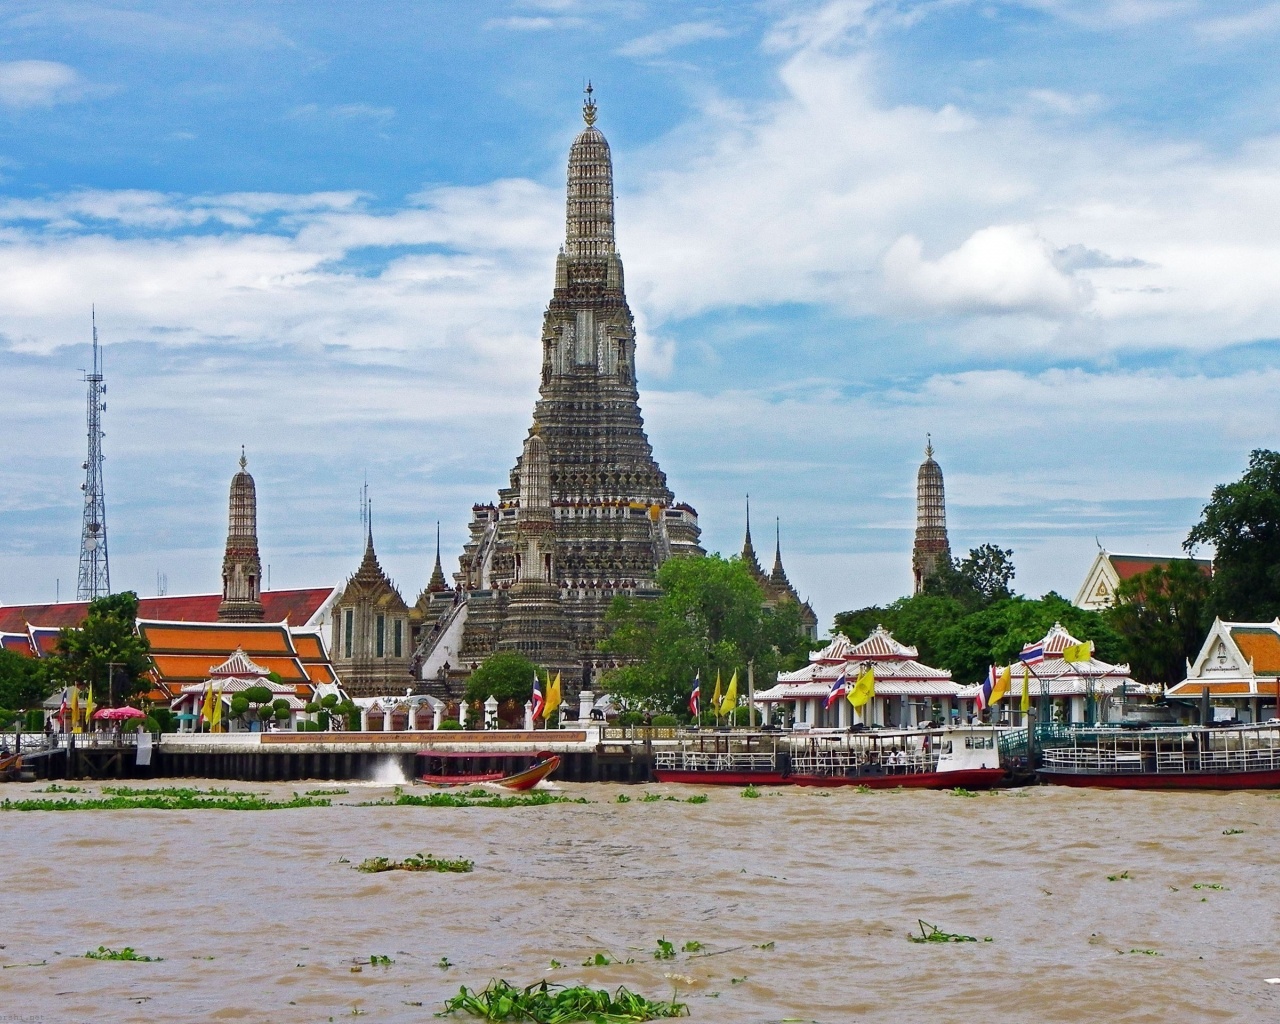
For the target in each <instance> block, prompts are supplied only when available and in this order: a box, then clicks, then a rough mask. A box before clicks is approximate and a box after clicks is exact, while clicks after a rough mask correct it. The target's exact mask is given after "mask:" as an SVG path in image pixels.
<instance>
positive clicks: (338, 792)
mask: <svg viewBox="0 0 1280 1024" xmlns="http://www.w3.org/2000/svg"><path fill="white" fill-rule="evenodd" d="M350 792H351V790H349V789H309V790H307V796H346V795H347V794H348V793H350Z"/></svg>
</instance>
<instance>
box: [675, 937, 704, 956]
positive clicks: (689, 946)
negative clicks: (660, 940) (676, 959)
mask: <svg viewBox="0 0 1280 1024" xmlns="http://www.w3.org/2000/svg"><path fill="white" fill-rule="evenodd" d="M680 952H681V953H701V952H702V943H701V942H698V941H697V940H696V939H690V940H689V941H688V942H686V943H685V944H684V945H683V946H681V947H680Z"/></svg>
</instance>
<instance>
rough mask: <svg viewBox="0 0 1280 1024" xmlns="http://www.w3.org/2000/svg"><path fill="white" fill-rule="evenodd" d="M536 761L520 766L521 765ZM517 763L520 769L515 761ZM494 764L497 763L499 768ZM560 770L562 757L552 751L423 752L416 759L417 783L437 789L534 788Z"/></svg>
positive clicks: (415, 776) (415, 777) (415, 780)
mask: <svg viewBox="0 0 1280 1024" xmlns="http://www.w3.org/2000/svg"><path fill="white" fill-rule="evenodd" d="M530 760H531V761H532V763H531V764H524V765H519V764H518V762H527V761H530ZM513 761H515V762H517V765H516V766H513V765H512V762H513ZM494 762H497V764H496V765H495V764H494ZM559 767H560V757H559V755H557V754H552V753H550V752H548V751H539V752H538V753H536V754H530V753H527V752H524V751H502V750H486V751H485V752H484V753H471V752H466V751H443V750H423V751H419V753H418V755H417V757H416V758H415V759H414V773H413V774H414V782H416V783H420V784H421V785H424V786H434V787H435V788H437V789H453V788H456V787H458V786H474V785H477V784H479V783H490V784H492V785H495V786H502V787H503V788H505V789H513V790H516V791H522V790H527V789H532V788H533V787H534V786H536V785H537V784H538V783H539V782H541V781H542V780H543V779H545V778H548V777H550V775H551V774H552V773H553V772H554V771H555V770H556V769H557V768H559Z"/></svg>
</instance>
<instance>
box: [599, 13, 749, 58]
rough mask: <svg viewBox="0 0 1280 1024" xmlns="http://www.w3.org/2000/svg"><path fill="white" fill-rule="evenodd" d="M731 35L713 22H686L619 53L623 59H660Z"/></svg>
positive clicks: (637, 42) (631, 45)
mask: <svg viewBox="0 0 1280 1024" xmlns="http://www.w3.org/2000/svg"><path fill="white" fill-rule="evenodd" d="M731 34H732V33H730V31H729V30H728V29H727V28H725V27H724V26H723V25H718V24H716V23H715V22H713V21H686V22H682V23H680V24H678V25H672V26H670V27H669V28H664V29H659V30H658V31H657V32H650V33H649V34H648V35H645V36H640V37H639V38H638V39H633V40H631V41H630V42H629V43H625V44H624V45H622V46H621V47H619V49H618V53H619V54H620V55H621V56H623V57H637V58H645V57H660V56H662V55H663V54H665V53H668V52H669V51H671V50H675V49H678V48H680V47H682V46H689V45H691V44H693V43H701V42H705V41H707V40H708V39H724V38H726V37H727V36H729V35H731Z"/></svg>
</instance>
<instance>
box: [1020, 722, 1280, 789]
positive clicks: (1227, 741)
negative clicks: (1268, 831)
mask: <svg viewBox="0 0 1280 1024" xmlns="http://www.w3.org/2000/svg"><path fill="white" fill-rule="evenodd" d="M1038 774H1039V776H1040V778H1041V780H1042V781H1044V782H1049V783H1053V784H1054V785H1058V786H1098V787H1104V788H1109V789H1277V788H1280V726H1277V725H1274V724H1269V725H1252V726H1208V727H1205V726H1184V727H1178V728H1155V729H1130V728H1117V727H1114V726H1110V727H1108V726H1099V727H1094V728H1089V729H1075V730H1072V733H1071V735H1070V736H1069V737H1068V738H1067V742H1065V743H1062V744H1060V745H1054V746H1046V747H1045V748H1044V749H1043V750H1042V751H1041V759H1040V767H1039V769H1038Z"/></svg>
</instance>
